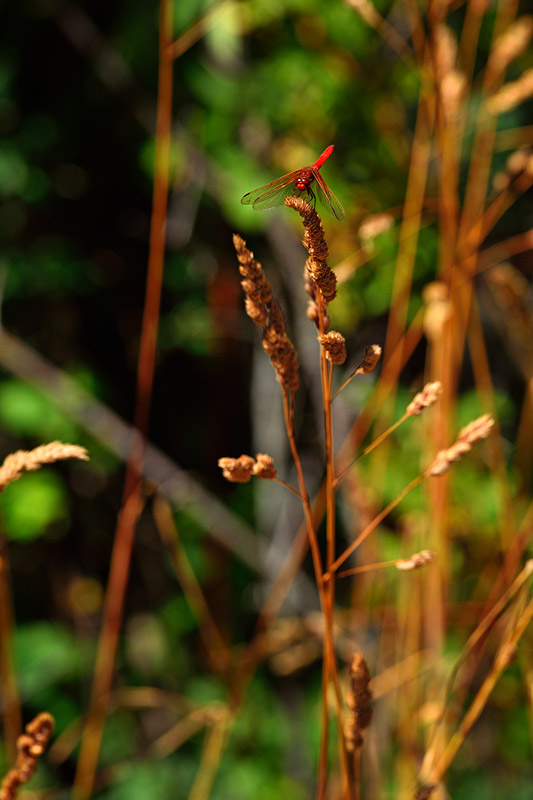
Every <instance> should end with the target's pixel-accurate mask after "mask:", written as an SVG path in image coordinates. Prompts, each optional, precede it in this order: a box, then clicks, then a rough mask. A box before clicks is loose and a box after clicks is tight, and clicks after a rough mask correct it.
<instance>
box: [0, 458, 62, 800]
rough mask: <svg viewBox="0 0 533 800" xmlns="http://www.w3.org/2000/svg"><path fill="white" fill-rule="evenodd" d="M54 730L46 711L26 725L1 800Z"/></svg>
mask: <svg viewBox="0 0 533 800" xmlns="http://www.w3.org/2000/svg"><path fill="white" fill-rule="evenodd" d="M36 469H37V467H36ZM53 729H54V718H53V717H52V716H51V714H48V713H47V712H46V711H43V713H42V714H38V715H37V716H36V717H35V719H33V720H32V721H31V722H29V723H28V725H26V733H23V734H22V735H21V736H19V737H18V739H17V759H16V761H15V766H14V767H13V769H10V770H9V772H8V773H7V775H6V776H5V778H4V779H3V780H2V785H1V788H0V800H13V798H14V797H15V795H16V793H17V790H18V788H19V786H20V785H21V784H23V783H26V782H27V781H29V779H30V778H31V777H32V775H33V774H34V772H35V770H36V768H37V759H38V757H39V756H41V755H42V754H43V752H44V749H45V747H46V745H47V744H48V740H49V739H50V736H51V735H52V731H53Z"/></svg>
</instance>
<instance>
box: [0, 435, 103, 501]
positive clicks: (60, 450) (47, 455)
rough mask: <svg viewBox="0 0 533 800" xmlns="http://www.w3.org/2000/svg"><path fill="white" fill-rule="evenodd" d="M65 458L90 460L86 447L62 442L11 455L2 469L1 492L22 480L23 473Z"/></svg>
mask: <svg viewBox="0 0 533 800" xmlns="http://www.w3.org/2000/svg"><path fill="white" fill-rule="evenodd" d="M65 458H77V459H79V460H80V461H88V460H89V456H88V455H87V450H86V449H85V447H80V446H79V445H77V444H63V443H62V442H50V444H41V445H39V447H35V448H34V449H33V450H17V451H16V452H15V453H11V454H10V455H9V456H7V457H6V458H5V460H4V463H3V464H2V466H1V467H0V492H1V491H3V490H4V489H5V488H6V486H8V485H9V484H10V483H13V481H16V480H17V479H18V478H20V476H21V475H22V473H23V472H32V471H33V470H36V469H39V467H42V466H43V464H52V463H53V462H54V461H61V460H63V459H65Z"/></svg>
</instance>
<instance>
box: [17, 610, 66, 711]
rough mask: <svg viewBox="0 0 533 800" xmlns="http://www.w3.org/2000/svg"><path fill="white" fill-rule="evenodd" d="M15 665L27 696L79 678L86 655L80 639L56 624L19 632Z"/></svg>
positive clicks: (36, 625) (30, 626) (32, 626)
mask: <svg viewBox="0 0 533 800" xmlns="http://www.w3.org/2000/svg"><path fill="white" fill-rule="evenodd" d="M14 649H15V662H16V665H17V674H18V680H19V683H20V689H21V692H22V694H23V696H26V697H31V696H32V695H34V694H36V693H37V692H41V691H43V689H45V688H47V687H49V686H51V685H52V684H54V683H57V682H63V681H71V680H73V679H75V678H76V679H77V678H78V677H79V673H80V668H81V664H82V654H81V650H80V647H79V644H78V642H77V640H76V637H75V636H74V635H73V634H72V632H71V631H69V630H68V628H66V627H65V626H62V625H59V624H58V623H54V622H34V623H32V624H28V623H26V624H25V625H21V626H19V627H18V628H17V630H16V631H15V638H14Z"/></svg>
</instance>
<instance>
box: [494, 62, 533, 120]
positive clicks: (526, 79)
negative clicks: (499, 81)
mask: <svg viewBox="0 0 533 800" xmlns="http://www.w3.org/2000/svg"><path fill="white" fill-rule="evenodd" d="M532 95H533V69H527V70H526V71H525V72H524V73H522V75H521V76H520V77H519V78H518V80H516V81H512V82H510V83H505V84H504V85H503V86H502V87H501V88H500V89H498V91H497V92H495V93H494V94H493V95H492V97H490V98H489V99H488V100H487V108H488V110H489V111H490V113H491V114H503V112H504V111H509V110H510V109H511V108H515V106H518V105H520V103H523V102H524V100H528V99H529V98H530V97H531V96H532Z"/></svg>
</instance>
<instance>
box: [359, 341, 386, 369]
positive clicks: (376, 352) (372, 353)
mask: <svg viewBox="0 0 533 800" xmlns="http://www.w3.org/2000/svg"><path fill="white" fill-rule="evenodd" d="M380 358H381V347H380V346H379V344H369V345H368V347H367V348H366V350H365V357H364V358H363V360H362V361H361V363H360V364H359V366H358V367H357V369H356V370H355V372H354V373H353V374H354V375H368V373H369V372H373V370H375V368H376V366H377V363H378V361H379V359H380Z"/></svg>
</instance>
